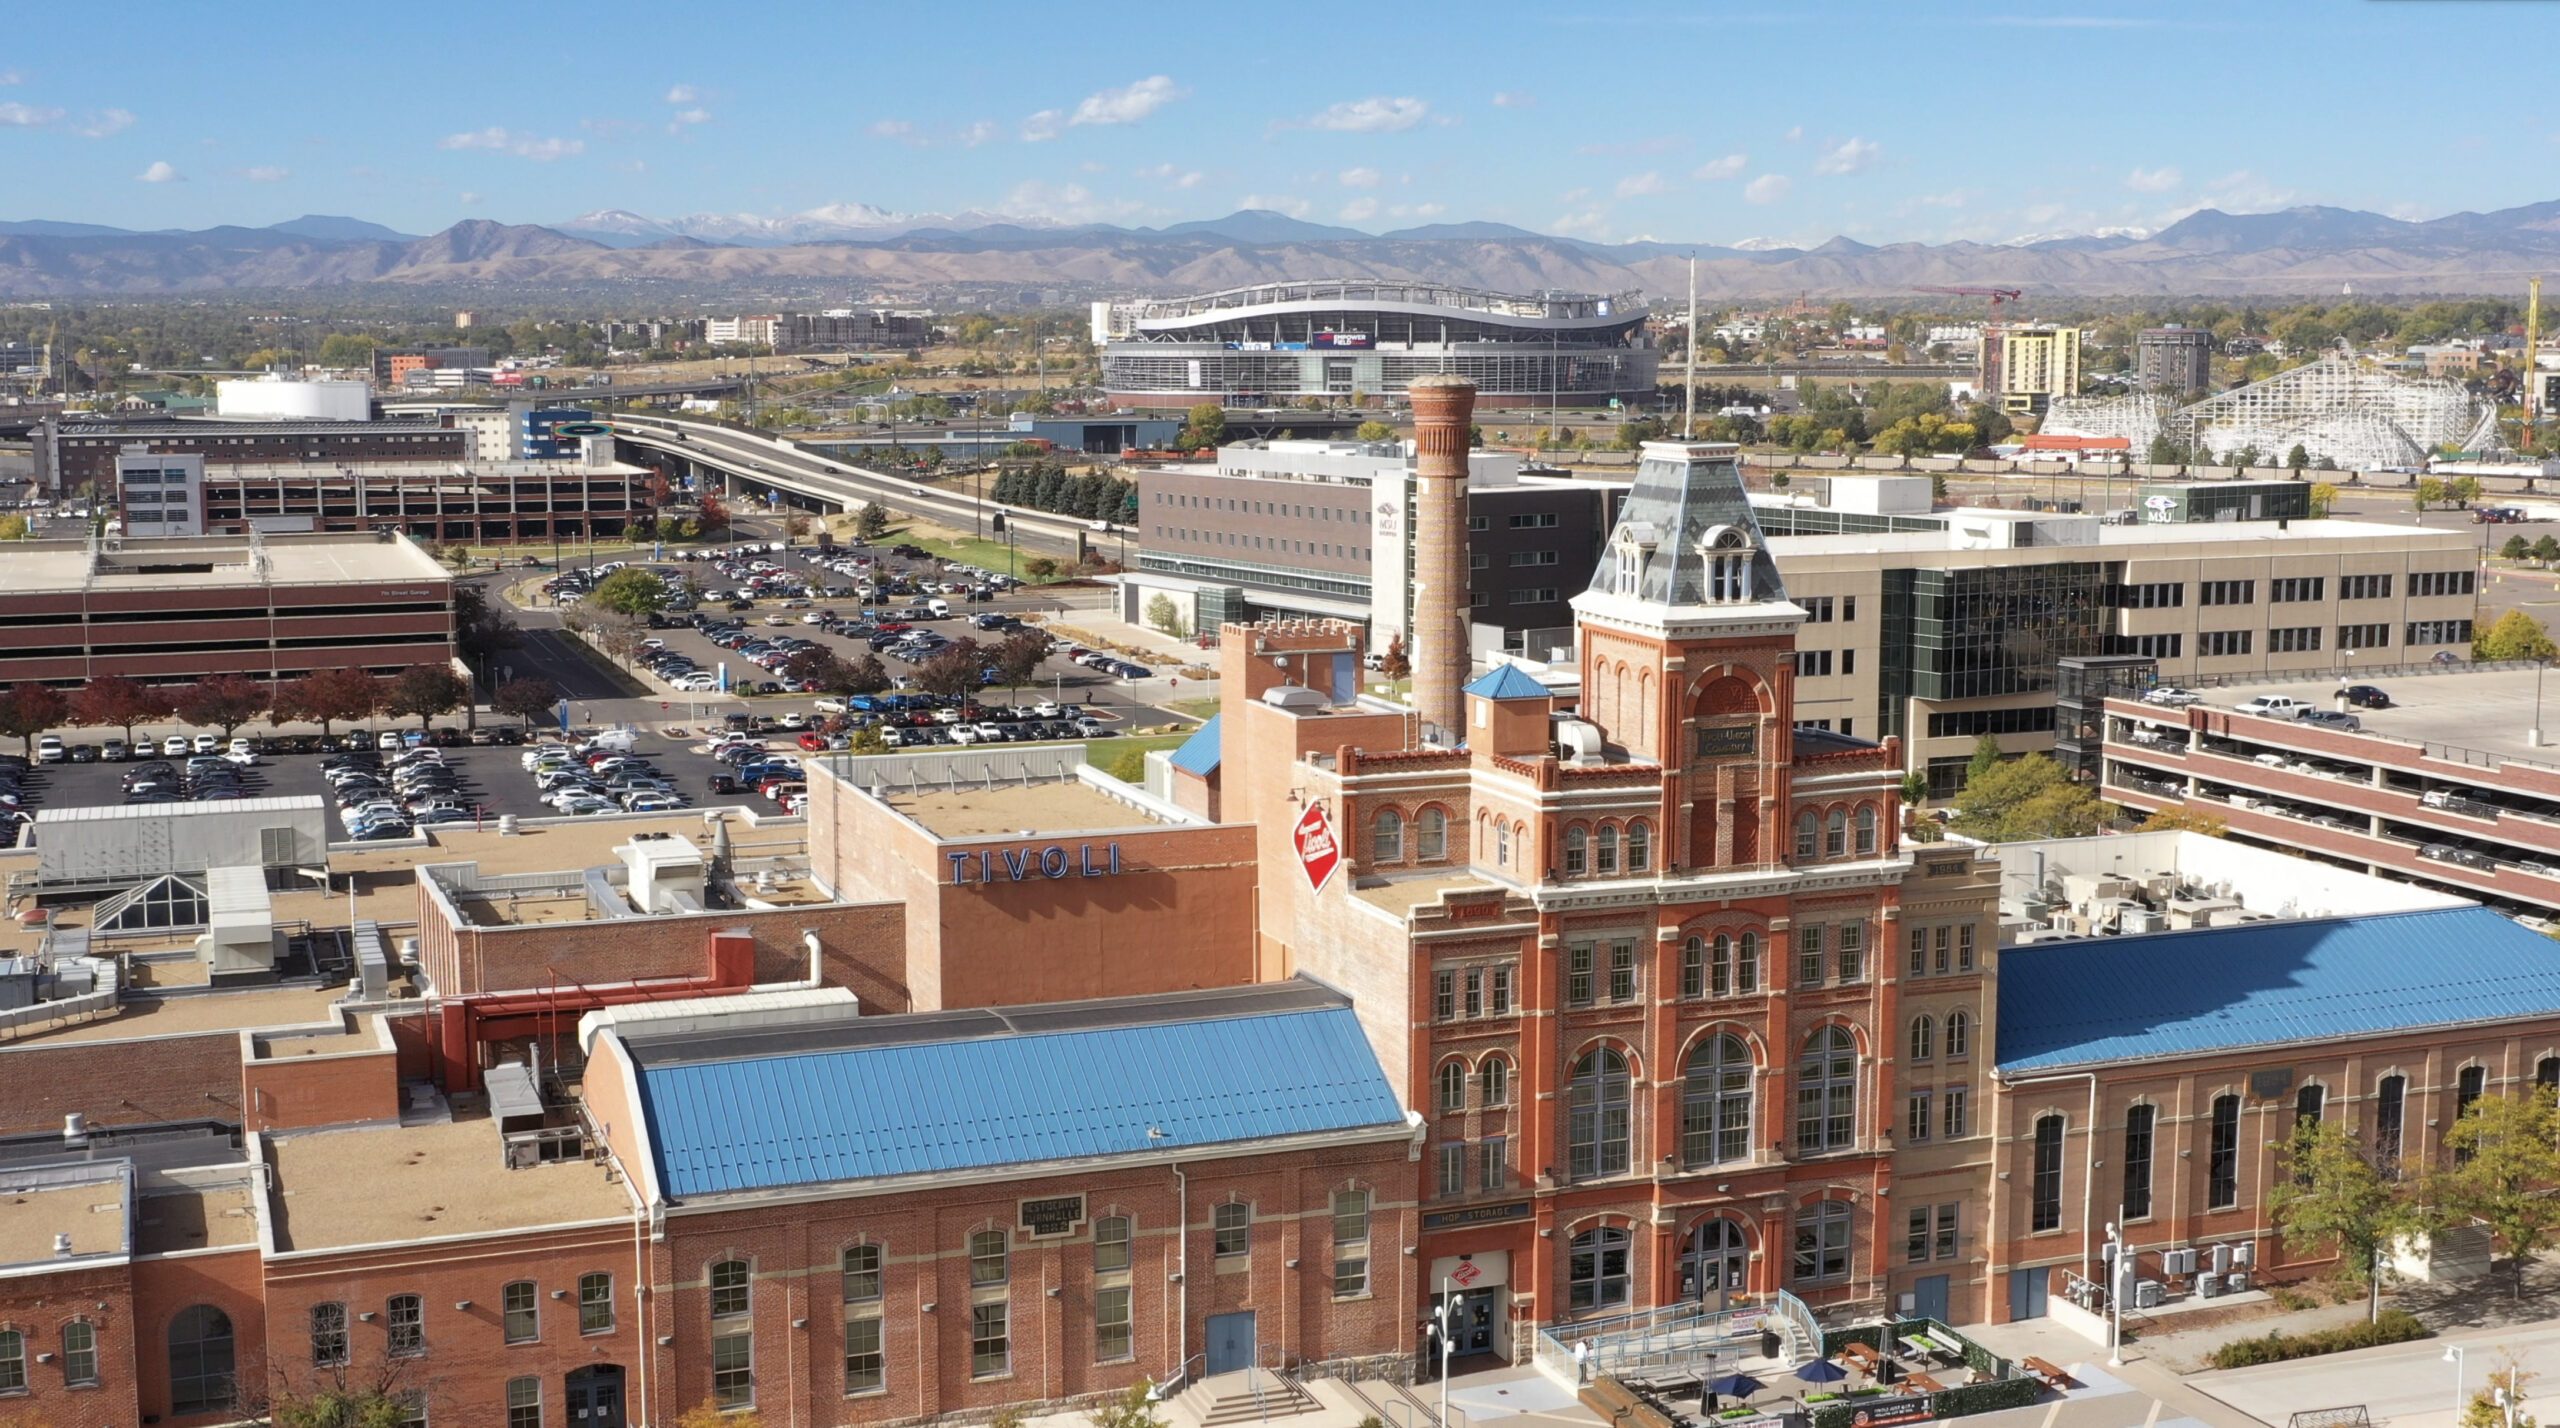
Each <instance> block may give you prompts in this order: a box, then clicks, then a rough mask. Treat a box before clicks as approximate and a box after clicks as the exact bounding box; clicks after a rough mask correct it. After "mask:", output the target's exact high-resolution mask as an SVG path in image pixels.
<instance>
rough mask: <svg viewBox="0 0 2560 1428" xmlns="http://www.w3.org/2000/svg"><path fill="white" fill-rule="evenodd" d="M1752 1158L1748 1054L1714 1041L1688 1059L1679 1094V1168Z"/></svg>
mask: <svg viewBox="0 0 2560 1428" xmlns="http://www.w3.org/2000/svg"><path fill="white" fill-rule="evenodd" d="M1750 1153H1751V1049H1750V1048H1749V1047H1747V1046H1745V1045H1743V1043H1742V1038H1741V1037H1738V1036H1715V1037H1709V1038H1708V1039H1707V1040H1705V1041H1702V1042H1700V1043H1698V1048H1697V1049H1696V1050H1694V1051H1692V1052H1690V1053H1689V1065H1688V1067H1687V1068H1686V1070H1685V1072H1684V1075H1683V1082H1682V1085H1681V1089H1680V1163H1681V1164H1682V1165H1684V1166H1687V1167H1689V1168H1691V1169H1696V1168H1697V1167H1699V1166H1702V1165H1713V1164H1715V1163H1717V1162H1718V1161H1724V1160H1740V1159H1742V1158H1743V1157H1744V1156H1746V1155H1749V1154H1750Z"/></svg>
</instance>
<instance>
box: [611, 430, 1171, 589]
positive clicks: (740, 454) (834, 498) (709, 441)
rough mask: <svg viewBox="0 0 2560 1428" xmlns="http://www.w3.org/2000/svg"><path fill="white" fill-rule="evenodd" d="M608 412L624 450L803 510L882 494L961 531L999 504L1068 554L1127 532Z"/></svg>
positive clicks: (1030, 546)
mask: <svg viewBox="0 0 2560 1428" xmlns="http://www.w3.org/2000/svg"><path fill="white" fill-rule="evenodd" d="M607 420H609V421H610V422H611V423H612V425H613V436H614V441H615V443H616V445H617V446H618V447H621V448H624V453H623V454H624V455H626V456H632V457H637V458H638V459H641V460H643V461H646V462H647V463H648V464H651V465H656V466H659V467H661V468H662V469H667V470H670V471H673V472H675V473H676V474H679V475H686V476H696V477H700V476H704V475H713V476H717V477H719V478H720V480H721V482H722V484H723V485H724V486H725V487H726V488H727V489H728V490H730V491H732V492H736V491H748V492H752V493H754V494H756V495H759V496H769V497H771V498H772V499H773V500H774V501H775V503H776V504H779V505H784V506H792V507H796V508H798V509H800V510H804V511H817V512H823V513H828V514H850V513H852V512H855V511H858V510H860V509H862V507H863V506H864V505H866V504H868V503H870V502H874V501H877V502H878V503H880V504H881V505H882V506H884V507H886V508H887V509H888V510H889V511H890V512H892V513H893V514H897V515H912V516H922V517H924V518H926V519H928V520H931V521H933V522H934V523H935V524H937V525H942V526H948V527H951V528H952V529H955V530H962V531H966V530H969V529H971V528H972V527H973V526H977V527H978V528H980V529H984V528H985V523H986V521H987V518H988V517H991V516H993V515H994V514H996V513H997V512H999V511H1000V512H1003V513H1004V518H1005V520H1006V522H1007V523H1008V524H1010V525H1011V526H1012V527H1013V538H1014V543H1015V544H1016V545H1017V546H1020V547H1022V548H1024V549H1027V550H1033V551H1038V552H1040V553H1042V554H1060V555H1067V556H1076V555H1081V554H1082V553H1083V552H1084V551H1085V550H1086V549H1087V548H1088V547H1090V548H1094V549H1102V548H1105V546H1106V543H1108V544H1109V548H1110V549H1111V552H1112V554H1113V555H1114V556H1115V557H1116V556H1117V555H1118V554H1119V553H1120V551H1119V548H1118V542H1119V540H1120V535H1121V534H1122V533H1125V528H1118V529H1117V530H1115V531H1104V530H1096V529H1095V528H1094V527H1093V524H1092V523H1091V522H1089V521H1083V520H1079V519H1077V518H1075V517H1073V516H1059V515H1052V514H1050V513H1048V512H1046V511H1034V510H1028V509H1025V508H1023V507H1019V506H1006V505H1001V504H998V503H997V502H994V501H986V502H983V503H981V502H979V501H978V500H977V499H976V498H975V495H974V492H973V489H970V488H962V489H944V488H940V487H936V486H933V485H930V484H927V483H924V482H920V481H917V480H915V479H914V478H912V477H907V476H899V475H894V474H891V473H889V472H885V471H875V470H871V469H869V468H866V467H862V466H856V465H854V464H852V463H851V462H847V461H839V460H837V459H835V458H834V457H832V456H826V455H821V454H819V453H817V452H814V451H811V450H810V449H808V448H807V447H804V446H802V445H801V444H800V443H798V442H796V441H792V440H790V439H788V438H786V437H779V436H767V435H765V434H763V433H760V432H748V431H740V430H737V429H735V428H733V427H726V426H720V425H716V424H714V423H711V422H699V421H685V420H681V419H679V418H675V417H662V416H653V415H649V414H646V413H641V412H615V413H614V414H613V415H612V416H611V417H609V418H607Z"/></svg>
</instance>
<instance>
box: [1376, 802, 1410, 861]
mask: <svg viewBox="0 0 2560 1428" xmlns="http://www.w3.org/2000/svg"><path fill="white" fill-rule="evenodd" d="M1369 861H1370V862H1372V863H1401V862H1403V861H1404V815H1403V814H1401V813H1398V812H1396V811H1395V810H1394V809H1392V808H1381V809H1379V810H1378V816H1377V817H1376V818H1375V819H1373V820H1371V822H1370V824H1369Z"/></svg>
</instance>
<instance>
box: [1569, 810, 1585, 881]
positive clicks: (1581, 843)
mask: <svg viewBox="0 0 2560 1428" xmlns="http://www.w3.org/2000/svg"><path fill="white" fill-rule="evenodd" d="M1590 843H1591V835H1590V834H1589V833H1586V832H1584V831H1583V827H1582V825H1581V824H1579V823H1577V824H1575V825H1573V826H1572V827H1570V828H1567V829H1566V830H1564V875H1565V876H1566V877H1568V878H1578V877H1581V876H1582V874H1583V870H1584V869H1585V868H1586V867H1587V866H1588V865H1589V863H1590Z"/></svg>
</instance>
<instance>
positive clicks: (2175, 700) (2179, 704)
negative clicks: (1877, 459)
mask: <svg viewBox="0 0 2560 1428" xmlns="http://www.w3.org/2000/svg"><path fill="white" fill-rule="evenodd" d="M1373 668H1374V666H1373ZM2142 702H2143V703H2145V704H2165V705H2168V706H2169V707H2170V708H2172V709H2184V708H2186V707H2187V706H2188V705H2190V704H2202V703H2203V702H2204V696H2203V695H2201V694H2198V693H2196V692H2195V691H2194V690H2192V689H2180V688H2179V687H2178V686H2176V685H2174V684H2163V685H2161V686H2159V687H2158V688H2156V689H2147V690H2144V691H2143V694H2142Z"/></svg>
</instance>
